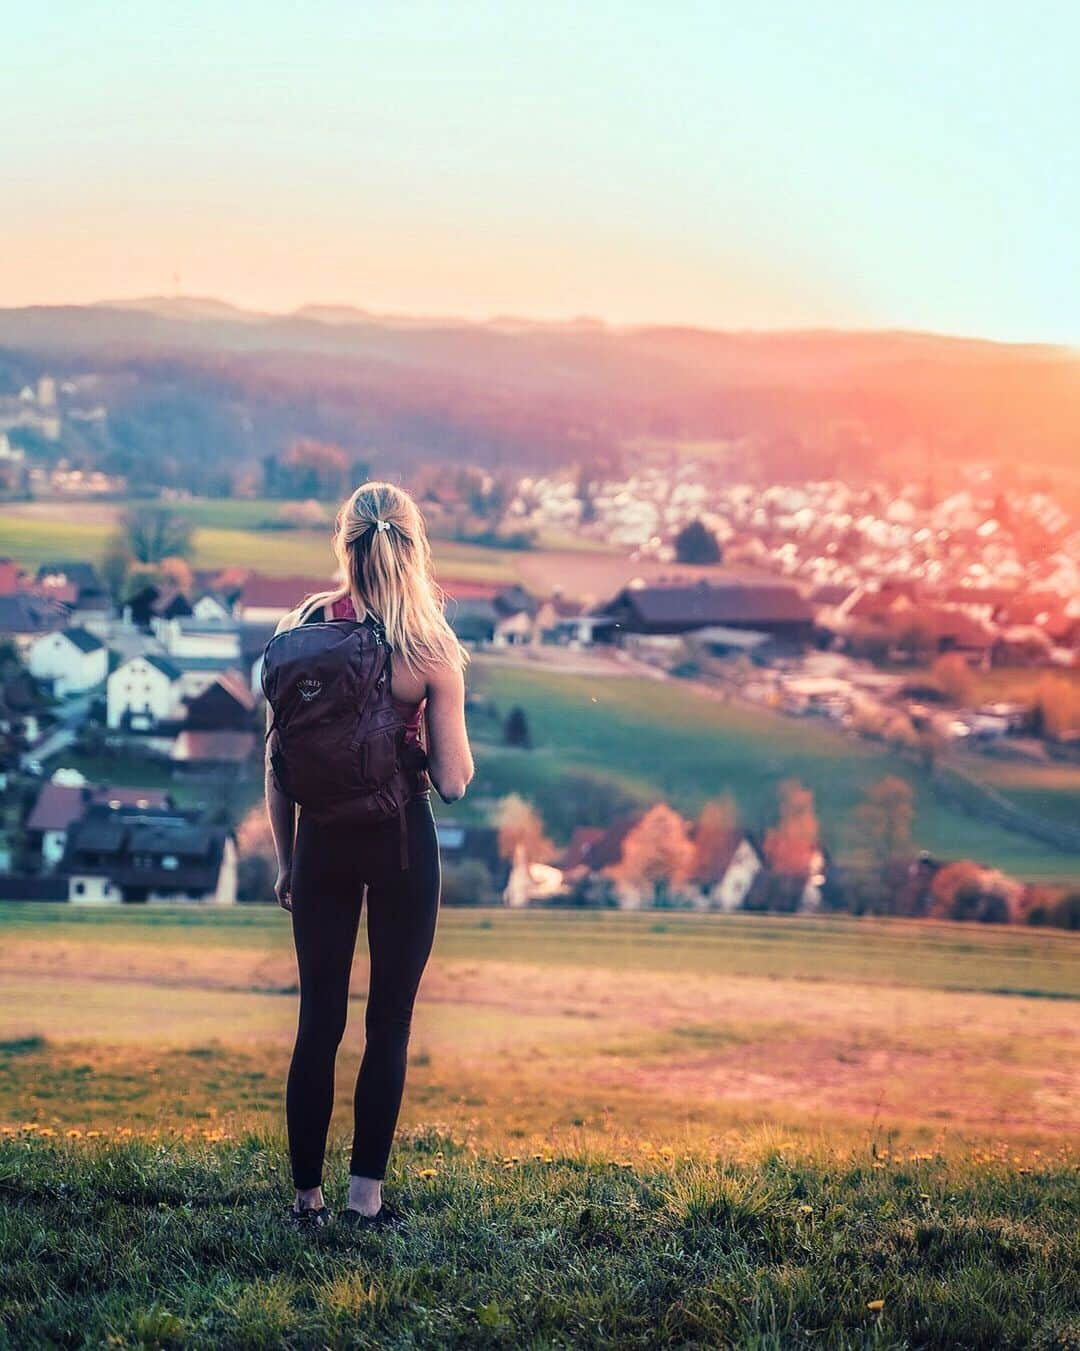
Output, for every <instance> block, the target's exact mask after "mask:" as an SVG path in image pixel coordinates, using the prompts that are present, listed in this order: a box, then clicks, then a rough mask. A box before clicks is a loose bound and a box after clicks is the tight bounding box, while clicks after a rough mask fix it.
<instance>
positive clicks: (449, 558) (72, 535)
mask: <svg viewBox="0 0 1080 1351" xmlns="http://www.w3.org/2000/svg"><path fill="white" fill-rule="evenodd" d="M33 505H34V506H38V505H40V506H41V508H42V509H41V511H40V512H36V513H34V514H23V513H22V512H21V511H20V510H18V509H16V508H13V507H9V508H8V509H7V510H0V557H5V556H6V557H11V558H15V559H18V561H19V562H20V563H22V564H23V565H24V566H26V567H35V566H37V565H38V564H39V563H44V562H47V561H49V560H52V559H56V558H57V557H58V556H59V557H63V558H85V559H88V560H90V561H91V562H97V561H99V560H100V559H101V558H102V556H103V555H104V553H105V550H106V547H107V545H108V541H109V539H110V537H111V536H112V534H113V533H114V529H115V527H114V524H113V518H114V517H115V514H116V512H117V511H119V510H122V509H123V505H124V504H101V505H96V504H82V503H78V504H75V505H70V504H68V505H65V504H51V503H49V504H33ZM280 507H281V503H280V502H267V501H261V500H255V501H236V502H217V501H199V502H196V503H176V504H170V508H171V509H175V510H176V511H178V512H179V513H180V514H181V515H185V516H188V517H189V518H191V519H193V520H194V521H195V523H196V530H195V538H194V550H193V553H192V556H191V563H192V565H193V566H195V567H198V568H222V567H240V568H252V569H254V570H256V571H259V572H266V573H270V574H272V575H274V576H292V575H294V574H295V575H297V576H306V577H317V576H321V575H323V574H325V573H327V572H328V570H329V569H330V568H331V566H332V556H331V552H330V523H329V522H328V523H327V526H326V529H325V530H260V529H258V528H257V527H258V526H259V525H260V524H261V523H262V522H264V521H266V520H272V519H273V518H274V513H275V511H277V510H279V509H280ZM24 510H25V508H24ZM60 523H62V525H63V539H62V541H58V539H57V526H58V524H60ZM514 557H515V555H514V554H513V553H509V552H506V551H504V550H499V549H486V548H481V547H479V546H478V545H471V544H459V543H457V542H456V541H453V540H441V541H440V542H439V562H440V567H441V569H442V571H443V573H444V574H445V575H446V576H452V577H457V578H468V579H470V580H476V581H493V582H500V581H509V580H511V579H512V578H513V577H514V576H515V571H514V567H513V559H514Z"/></svg>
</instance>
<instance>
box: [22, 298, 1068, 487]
mask: <svg viewBox="0 0 1080 1351" xmlns="http://www.w3.org/2000/svg"><path fill="white" fill-rule="evenodd" d="M35 370H36V371H41V370H49V371H53V372H55V373H58V374H62V375H63V374H66V375H68V376H75V375H80V374H87V373H91V372H93V373H97V374H99V375H101V376H102V377H103V380H102V382H101V388H102V390H103V391H104V396H105V400H106V403H107V407H108V410H109V428H110V436H111V437H112V441H113V443H114V444H112V446H111V449H112V451H113V452H114V453H118V447H119V448H120V449H121V450H122V451H123V454H124V455H126V456H129V457H130V456H131V455H134V454H136V453H137V452H139V453H144V454H146V455H149V456H151V457H153V456H160V455H166V456H169V457H171V458H172V459H175V460H177V461H179V462H181V463H183V462H185V461H189V462H190V463H191V465H192V466H193V467H194V468H195V469H196V470H197V469H198V466H199V465H200V464H201V463H203V462H204V461H205V460H206V459H207V457H210V458H211V459H213V460H216V461H217V462H218V463H220V462H221V457H222V456H223V455H224V456H227V457H239V458H240V459H245V458H246V459H259V458H261V457H262V456H264V455H266V454H267V453H273V452H274V451H276V450H278V449H280V448H281V447H282V446H283V445H284V444H286V443H287V442H288V441H289V440H290V439H291V438H292V437H294V436H296V435H313V436H323V437H327V438H332V439H334V440H336V441H339V442H340V443H342V444H343V445H345V446H346V447H347V448H349V449H351V450H354V451H356V452H357V454H358V455H359V454H364V455H373V456H374V457H375V463H376V464H378V462H379V460H380V457H381V456H387V457H389V458H390V459H391V460H392V461H393V462H394V463H396V464H401V465H408V464H410V463H415V462H418V461H423V460H430V459H443V458H451V457H454V458H456V457H459V456H464V457H468V458H470V459H472V460H475V461H477V462H481V463H487V464H490V465H513V466H517V467H521V468H527V469H534V470H535V469H542V468H544V467H546V466H551V465H556V464H563V463H566V462H568V461H572V460H578V461H580V460H586V461H587V460H589V459H592V458H597V457H605V458H606V457H610V456H615V455H618V454H619V453H620V452H621V451H625V450H626V448H627V447H633V446H637V445H640V444H641V443H643V442H648V443H650V444H653V443H655V444H658V445H675V444H678V443H686V442H708V443H717V442H737V443H738V454H737V460H738V463H739V466H740V471H741V472H745V473H746V474H747V475H748V476H750V477H754V476H759V475H760V476H768V477H770V478H778V477H779V478H784V477H788V476H791V475H796V474H797V475H798V476H800V477H805V476H806V475H807V474H843V475H845V476H849V477H850V476H853V475H854V476H858V475H860V474H865V473H870V472H873V473H881V472H889V471H894V472H895V473H897V474H903V473H905V472H906V470H907V468H908V465H909V462H910V465H911V467H912V468H913V469H914V470H915V471H916V472H919V473H921V472H923V471H924V469H925V467H926V465H927V464H928V463H931V462H938V461H939V462H941V463H946V462H947V461H949V460H950V459H952V460H955V459H973V458H974V459H986V460H992V461H995V462H997V463H999V464H1004V465H1009V464H1019V465H1022V466H1023V467H1024V468H1025V469H1026V470H1028V471H1036V472H1040V471H1041V472H1044V473H1046V474H1053V473H1056V472H1058V471H1065V470H1072V471H1073V472H1075V466H1076V460H1077V450H1078V447H1080V354H1078V353H1076V352H1074V351H1070V350H1068V349H1064V348H1056V347H1049V346H1045V347H1044V346H1019V345H1008V344H999V343H991V342H983V341H977V340H971V339H963V338H949V337H940V336H935V335H930V334H920V333H907V332H867V333H851V332H777V333H752V332H732V333H725V332H713V331H709V330H703V329H693V328H677V327H613V326H609V325H605V324H603V323H601V322H600V321H598V320H594V319H588V318H582V319H577V320H572V321H569V322H567V323H540V322H532V321H529V320H520V319H513V318H499V319H495V320H492V321H490V322H488V323H478V322H469V321H465V320H460V319H452V318H451V319H443V318H415V319H409V318H401V317H386V316H381V315H376V314H370V313H367V312H365V311H362V310H355V309H352V308H350V307H347V306H337V305H332V306H326V305H312V306H307V307H305V308H304V309H302V310H300V311H298V312H296V313H295V314H289V315H274V314H259V313H252V312H249V311H244V310H241V309H238V308H236V307H234V306H231V305H227V304H224V303H222V302H220V301H216V300H211V299H199V298H187V297H177V298H150V299H146V300H135V301H113V302H106V303H102V304H98V305H90V306H56V307H54V306H33V307H29V308H25V309H8V310H0V382H5V383H6V385H7V388H6V390H3V391H0V392H8V393H10V392H12V386H13V385H14V383H15V382H16V380H20V379H24V378H26V375H27V372H31V373H32V372H34V371H35ZM140 439H141V442H142V443H143V444H142V448H141V450H140V446H139V444H138V443H139V442H140ZM106 449H108V448H106Z"/></svg>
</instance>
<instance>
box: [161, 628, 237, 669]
mask: <svg viewBox="0 0 1080 1351" xmlns="http://www.w3.org/2000/svg"><path fill="white" fill-rule="evenodd" d="M158 636H159V637H160V638H161V641H162V642H163V643H164V645H165V650H166V652H168V654H169V656H170V657H181V658H182V657H206V658H210V659H212V660H216V661H228V662H233V663H236V664H239V662H240V630H239V628H238V627H237V626H236V625H235V624H233V623H232V622H230V621H225V622H222V621H220V620H207V621H203V620H197V619H169V620H166V621H165V622H164V623H163V624H162V625H161V627H160V629H159V635H158Z"/></svg>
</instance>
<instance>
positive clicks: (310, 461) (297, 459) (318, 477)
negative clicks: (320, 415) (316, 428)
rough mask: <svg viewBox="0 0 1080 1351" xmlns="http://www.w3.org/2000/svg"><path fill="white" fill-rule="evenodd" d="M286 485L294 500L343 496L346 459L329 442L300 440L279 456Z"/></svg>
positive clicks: (305, 437)
mask: <svg viewBox="0 0 1080 1351" xmlns="http://www.w3.org/2000/svg"><path fill="white" fill-rule="evenodd" d="M281 465H282V469H283V470H284V473H283V474H282V475H280V476H279V480H280V478H284V479H285V482H286V485H287V486H288V487H289V489H291V492H292V494H293V496H296V497H319V496H322V497H338V496H340V495H341V494H342V493H344V492H345V490H346V486H347V479H348V476H349V457H348V456H347V455H346V453H345V452H344V451H343V450H342V448H341V447H340V446H337V445H334V444H333V443H332V442H330V441H318V440H316V439H315V438H314V437H310V436H301V437H298V438H297V440H295V441H294V442H293V443H292V445H291V446H290V447H289V449H288V450H287V451H286V452H285V454H284V455H283V456H282V460H281Z"/></svg>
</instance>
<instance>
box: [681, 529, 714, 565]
mask: <svg viewBox="0 0 1080 1351" xmlns="http://www.w3.org/2000/svg"><path fill="white" fill-rule="evenodd" d="M674 542H675V557H676V559H677V560H678V561H679V562H680V563H719V562H720V561H721V560H722V559H723V556H724V555H723V550H722V549H721V548H720V542H719V540H718V539H717V538H716V536H715V535H714V534H713V532H712V531H711V530H710V529H709V527H708V526H707V525H706V524H705V522H704V521H700V520H698V521H690V522H689V523H688V524H687V525H684V526H683V528H682V529H681V530H680V531H679V533H678V534H677V535H676V536H675V541H674Z"/></svg>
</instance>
